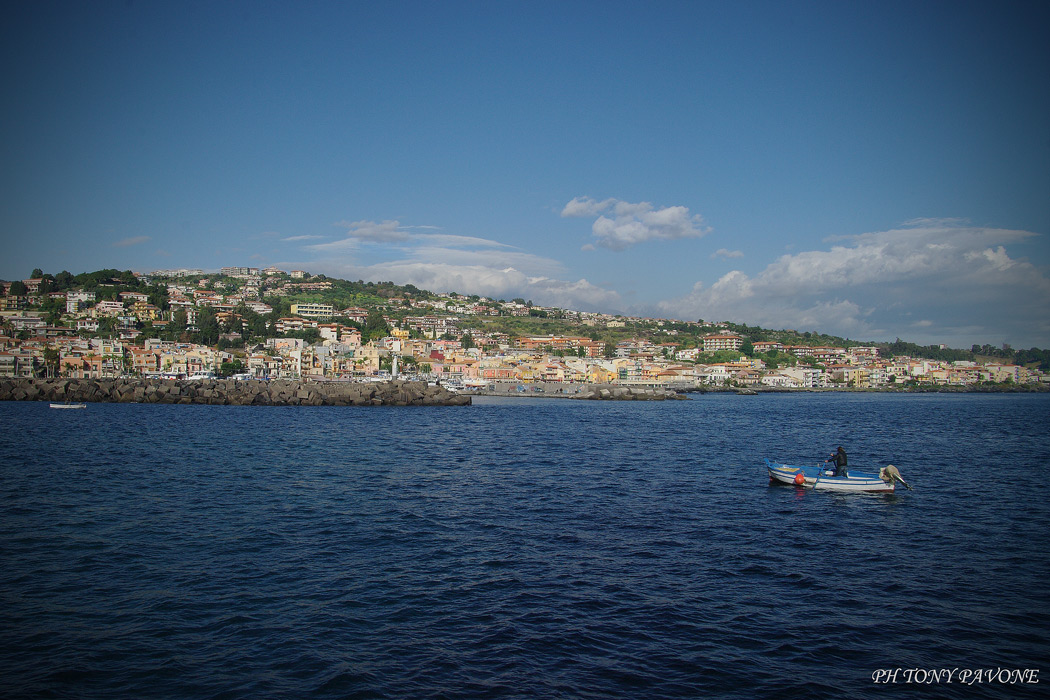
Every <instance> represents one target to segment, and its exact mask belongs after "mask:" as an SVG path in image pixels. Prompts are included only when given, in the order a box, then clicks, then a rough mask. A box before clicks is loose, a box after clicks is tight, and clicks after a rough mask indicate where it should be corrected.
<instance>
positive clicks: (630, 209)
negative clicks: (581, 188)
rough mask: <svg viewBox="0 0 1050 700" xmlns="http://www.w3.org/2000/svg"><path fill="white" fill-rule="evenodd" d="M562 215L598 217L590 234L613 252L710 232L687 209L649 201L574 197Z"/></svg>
mask: <svg viewBox="0 0 1050 700" xmlns="http://www.w3.org/2000/svg"><path fill="white" fill-rule="evenodd" d="M561 215H562V216H563V217H591V216H597V217H598V218H597V219H596V220H595V221H594V223H593V224H592V225H591V233H592V234H593V235H594V237H595V238H596V239H597V244H598V245H600V246H602V247H604V248H608V249H610V250H624V249H626V248H629V247H630V246H633V245H636V244H638V243H644V242H646V241H651V240H676V239H680V238H700V237H701V236H703V235H705V234H707V233H708V232H710V229H709V228H707V227H704V226H703V225H702V224H703V219H702V218H701V216H700V215H699V214H693V215H691V214H690V213H689V209H688V208H687V207H682V206H672V207H664V208H662V209H655V208H654V207H653V205H652V204H650V203H649V202H638V203H632V202H624V201H622V200H618V199H606V200H603V201H600V202H599V201H596V200H594V199H591V198H590V197H574V198H573V199H572V201H570V202H569V203H568V204H566V205H565V207H564V208H563V209H562V211H561ZM584 249H586V246H585V248H584Z"/></svg>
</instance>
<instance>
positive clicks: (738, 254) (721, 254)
mask: <svg viewBox="0 0 1050 700" xmlns="http://www.w3.org/2000/svg"><path fill="white" fill-rule="evenodd" d="M711 257H712V258H742V257H744V253H743V251H740V250H728V249H726V248H719V249H718V250H716V251H715V252H713V253H711Z"/></svg>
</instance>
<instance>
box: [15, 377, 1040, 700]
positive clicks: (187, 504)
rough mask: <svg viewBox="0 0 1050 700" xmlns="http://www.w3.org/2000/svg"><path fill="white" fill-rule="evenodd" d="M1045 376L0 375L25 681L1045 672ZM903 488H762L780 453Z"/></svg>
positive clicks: (783, 679)
mask: <svg viewBox="0 0 1050 700" xmlns="http://www.w3.org/2000/svg"><path fill="white" fill-rule="evenodd" d="M1048 427H1050V396H1048V395H1046V394H870V393H783V394H762V395H758V396H739V395H735V394H716V393H709V394H696V395H691V396H689V398H688V400H685V401H662V402H604V401H573V400H566V399H532V398H528V399H526V398H505V399H499V398H477V399H475V401H474V404H473V405H472V406H469V407H448V408H436V407H401V408H397V407H370V408H361V407H356V408H355V407H280V408H278V407H240V406H169V405H145V404H142V405H140V404H89V405H88V406H87V408H86V409H85V410H74V411H68V410H67V411H58V410H51V409H49V407H48V404H46V403H18V402H3V403H0V696H2V697H4V698H76V699H81V698H340V699H342V698H449V699H453V698H455V699H460V698H462V699H471V700H473V699H482V698H523V699H524V698H528V699H532V698H595V699H598V698H601V699H607V698H632V699H634V698H645V699H649V698H741V699H744V698H747V699H750V698H793V699H798V698H886V697H898V696H903V697H959V698H1025V697H1047V694H1046V690H1047V687H1048V686H1050V603H1048V593H1050V555H1048V546H1050V542H1048V538H1047V535H1048V532H1050V529H1048V524H1050V498H1048V493H1047V487H1048V483H1050V479H1048V477H1050V440H1048V434H1050V431H1048ZM839 445H842V446H843V447H844V448H845V449H846V451H847V453H848V454H849V458H850V466H851V469H853V470H854V471H858V470H864V469H865V467H870V468H872V469H877V468H878V467H879V466H886V465H888V464H893V465H895V466H897V468H898V469H899V470H900V472H901V474H902V475H903V477H904V479H905V480H906V481H907V482H908V484H909V485H910V486H911V487H912V489H911V490H907V489H904V488H899V489H898V491H897V492H896V493H893V494H834V493H826V492H819V491H817V492H814V491H812V490H802V489H797V488H796V487H794V486H784V485H771V484H770V483H769V479H768V475H767V472H766V470H765V465H764V462H763V459H764V458H770V459H775V460H778V461H784V462H788V463H795V464H816V463H817V462H819V461H822V460H823V459H825V458H826V457H827V456H828V455H829V454H830V453H831V452H832V451H834V450H835V448H837V447H838V446H839Z"/></svg>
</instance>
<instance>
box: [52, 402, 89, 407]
mask: <svg viewBox="0 0 1050 700" xmlns="http://www.w3.org/2000/svg"><path fill="white" fill-rule="evenodd" d="M51 408H87V404H86V403H55V402H52V403H51Z"/></svg>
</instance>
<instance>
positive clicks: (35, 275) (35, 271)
mask: <svg viewBox="0 0 1050 700" xmlns="http://www.w3.org/2000/svg"><path fill="white" fill-rule="evenodd" d="M43 276H44V271H43V270H41V269H40V268H39V267H35V268H33V274H31V275H30V276H29V279H34V280H38V279H40V278H41V277H43Z"/></svg>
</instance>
